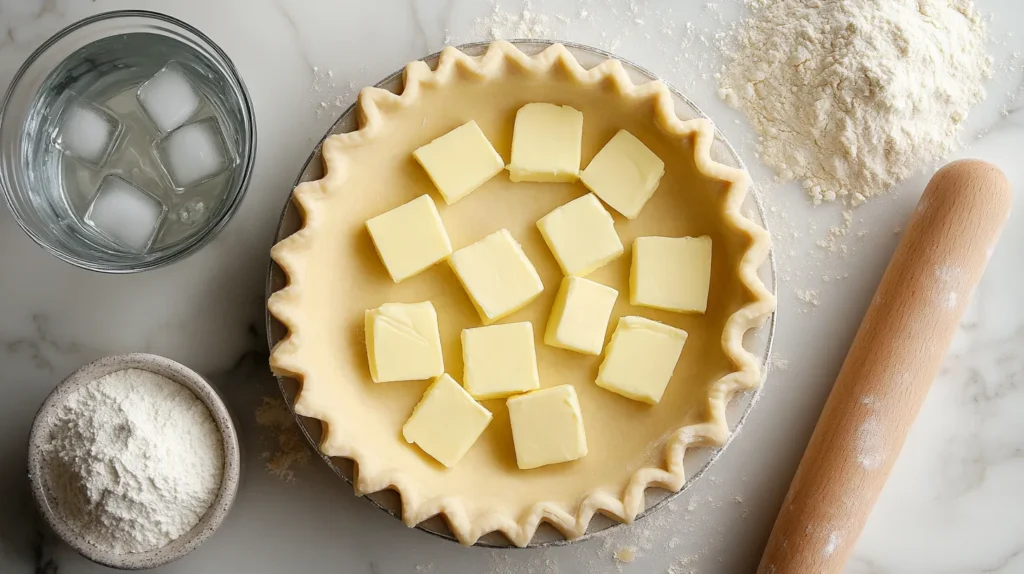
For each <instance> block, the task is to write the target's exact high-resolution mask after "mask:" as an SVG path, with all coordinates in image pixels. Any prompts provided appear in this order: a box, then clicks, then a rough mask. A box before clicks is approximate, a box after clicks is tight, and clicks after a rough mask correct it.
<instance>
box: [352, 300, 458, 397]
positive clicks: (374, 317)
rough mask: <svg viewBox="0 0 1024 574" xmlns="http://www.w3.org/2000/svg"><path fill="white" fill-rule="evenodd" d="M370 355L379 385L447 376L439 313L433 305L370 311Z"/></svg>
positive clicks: (398, 305)
mask: <svg viewBox="0 0 1024 574" xmlns="http://www.w3.org/2000/svg"><path fill="white" fill-rule="evenodd" d="M365 321H366V355H367V358H368V359H369V361H370V378H371V379H373V382H375V383H390V382H392V381H423V380H426V379H431V378H434V377H436V376H438V375H440V374H441V373H443V372H444V359H443V358H442V356H441V336H440V334H439V333H438V329H437V312H436V311H435V310H434V305H433V304H431V303H430V301H424V302H423V303H385V304H383V305H381V306H380V307H378V308H377V309H369V310H367V311H366V318H365Z"/></svg>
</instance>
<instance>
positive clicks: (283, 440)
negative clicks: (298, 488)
mask: <svg viewBox="0 0 1024 574" xmlns="http://www.w3.org/2000/svg"><path fill="white" fill-rule="evenodd" d="M256 424H258V425H260V426H261V427H263V428H265V429H267V430H268V431H270V432H272V433H273V434H275V435H276V441H275V442H276V448H275V449H274V450H272V451H266V452H263V453H262V454H261V455H260V456H261V458H263V459H264V460H266V463H265V467H266V469H267V472H269V473H270V474H272V475H274V476H276V477H277V478H280V479H281V480H284V481H285V482H294V481H295V471H294V469H295V468H301V467H303V466H305V465H306V464H308V463H309V460H310V452H309V446H308V445H307V444H306V440H305V438H303V436H302V433H301V432H299V427H298V424H297V423H296V422H295V418H294V417H293V416H292V413H291V411H290V410H289V409H288V407H287V406H286V405H285V404H284V400H282V399H280V398H273V397H263V402H262V403H261V404H260V406H259V407H257V408H256Z"/></svg>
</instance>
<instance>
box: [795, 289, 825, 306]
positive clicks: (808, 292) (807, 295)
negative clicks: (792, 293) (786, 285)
mask: <svg viewBox="0 0 1024 574" xmlns="http://www.w3.org/2000/svg"><path fill="white" fill-rule="evenodd" d="M796 297H797V299H799V300H801V301H803V302H804V303H807V304H808V305H811V306H813V307H817V306H818V305H820V304H821V300H820V299H818V292H817V291H816V290H814V289H797V290H796Z"/></svg>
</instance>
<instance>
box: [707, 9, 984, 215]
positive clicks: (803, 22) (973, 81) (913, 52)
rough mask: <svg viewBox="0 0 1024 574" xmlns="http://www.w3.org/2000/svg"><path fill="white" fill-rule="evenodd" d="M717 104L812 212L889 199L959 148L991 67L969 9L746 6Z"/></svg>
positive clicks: (980, 27)
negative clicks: (752, 132) (747, 131)
mask: <svg viewBox="0 0 1024 574" xmlns="http://www.w3.org/2000/svg"><path fill="white" fill-rule="evenodd" d="M746 4H747V6H748V8H749V9H750V10H751V14H750V17H749V18H748V19H747V20H745V21H744V22H743V23H742V24H741V25H740V26H739V27H738V28H737V30H736V32H735V34H734V35H733V37H732V40H731V44H729V45H727V48H726V54H725V59H726V63H725V66H724V68H723V69H722V72H721V73H720V74H719V75H718V76H717V78H718V83H719V95H720V96H721V97H722V98H723V99H724V100H725V101H726V102H727V103H729V104H730V105H732V106H733V107H736V108H737V109H739V110H741V111H742V112H744V113H745V114H746V116H747V118H748V119H749V120H750V122H751V124H753V127H754V129H756V130H757V132H758V135H759V136H760V137H759V143H758V148H759V152H760V158H761V160H762V161H763V162H764V163H766V164H768V165H769V166H770V167H772V168H773V169H774V170H775V171H776V173H777V174H778V175H779V177H780V178H781V179H783V180H791V179H796V180H798V181H801V182H802V183H803V186H804V188H806V189H807V191H808V193H809V194H810V196H811V198H812V199H813V200H814V202H815V203H820V202H822V201H834V200H837V199H839V200H843V201H844V202H847V203H849V204H851V205H858V204H860V203H863V202H864V201H865V200H867V199H868V198H870V197H872V196H875V195H879V194H881V193H884V192H885V191H887V190H888V189H889V188H891V187H892V186H893V185H895V184H896V183H898V182H900V181H901V180H903V179H905V178H907V177H908V176H910V175H913V174H914V173H916V172H918V171H920V170H921V169H922V168H923V167H925V166H927V165H929V164H933V163H935V162H937V161H939V160H941V159H943V158H944V157H946V156H947V155H948V154H949V153H950V151H952V149H953V148H954V147H955V145H956V143H957V136H958V134H959V132H960V128H961V124H962V122H963V120H964V119H965V118H966V117H967V113H968V111H970V109H971V106H972V105H974V104H975V103H977V102H978V101H980V100H981V99H982V98H984V97H985V90H984V88H983V83H984V81H985V79H986V78H988V77H989V76H990V75H991V71H992V59H991V57H990V56H989V55H988V53H987V52H986V50H985V39H986V29H985V24H984V22H983V21H982V20H981V18H980V16H979V15H978V13H977V11H976V10H975V8H974V3H973V2H972V1H971V0H746Z"/></svg>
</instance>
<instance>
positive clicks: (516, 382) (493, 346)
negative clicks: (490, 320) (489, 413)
mask: <svg viewBox="0 0 1024 574" xmlns="http://www.w3.org/2000/svg"><path fill="white" fill-rule="evenodd" d="M462 363H463V366H464V368H465V372H464V374H463V380H464V382H465V385H466V390H467V391H469V394H470V395H472V396H473V398H476V399H481V400H482V399H500V398H502V397H507V396H509V395H514V394H516V393H524V392H526V391H531V390H533V389H537V388H540V375H538V374H537V351H536V349H534V346H533V324H532V323H529V322H523V323H509V324H507V325H491V326H489V327H477V328H475V329H463V330H462Z"/></svg>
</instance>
